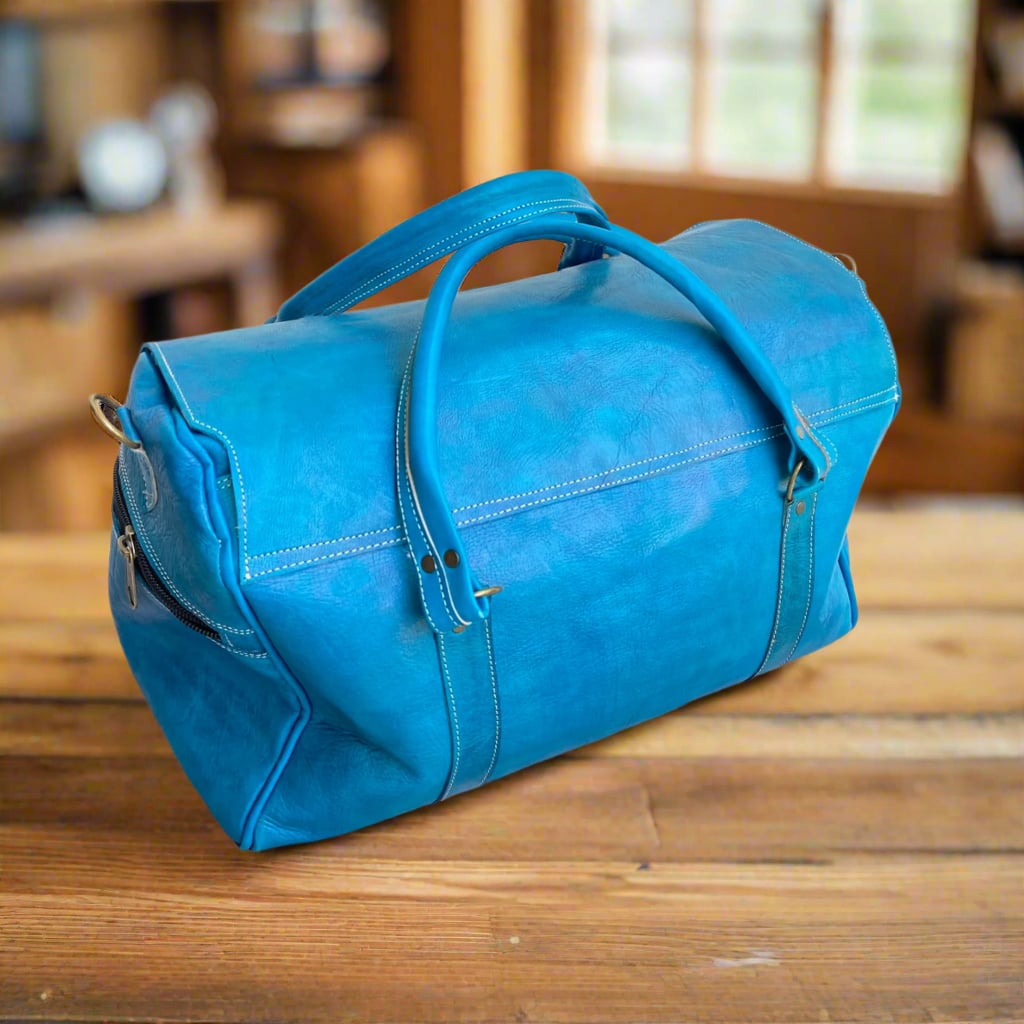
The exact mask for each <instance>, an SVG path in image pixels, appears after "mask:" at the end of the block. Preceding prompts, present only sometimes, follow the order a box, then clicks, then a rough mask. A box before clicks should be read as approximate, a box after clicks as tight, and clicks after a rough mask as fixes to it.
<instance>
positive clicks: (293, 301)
mask: <svg viewBox="0 0 1024 1024" xmlns="http://www.w3.org/2000/svg"><path fill="white" fill-rule="evenodd" d="M556 213H564V214H570V215H572V216H573V217H575V218H576V219H577V220H579V221H581V222H583V223H587V224H597V225H600V226H602V227H606V226H607V225H608V218H607V217H605V215H604V211H603V210H602V209H601V207H600V206H598V205H597V203H595V202H594V200H593V198H592V197H591V195H590V193H589V192H588V191H587V189H586V188H585V187H584V185H583V184H582V182H580V181H578V180H577V179H576V178H574V177H573V176H572V175H571V174H565V173H563V172H562V171H521V172H519V173H517V174H507V175H505V176H504V177H502V178H495V179H494V181H488V182H486V183H485V184H483V185H477V186H476V187H474V188H469V189H466V191H464V192H460V193H459V194H458V195H455V196H452V197H451V199H447V200H445V201H444V202H443V203H438V204H437V205H436V206H432V207H430V209H427V210H424V211H423V212H422V213H420V214H417V215H416V216H415V217H413V218H411V219H410V220H407V221H405V223H404V224H399V225H398V227H395V228H392V229H391V230H390V231H388V232H385V233H384V234H383V235H381V236H380V237H379V238H377V239H375V240H374V241H372V242H370V243H369V244H367V245H364V246H363V247H362V248H361V249H357V250H356V251H355V252H354V253H352V255H351V256H347V257H346V258H345V259H343V260H341V261H340V262H339V263H336V264H335V265H334V266H333V267H331V268H330V269H329V270H326V271H324V273H322V274H321V275H320V276H319V277H317V278H314V280H312V281H310V283H309V284H307V285H306V286H305V287H304V288H302V289H301V290H300V291H298V292H296V293H295V294H294V295H293V296H292V297H291V298H290V299H288V300H287V301H285V303H284V304H283V305H282V306H281V308H280V310H279V311H278V313H277V316H276V317H275V318H274V319H275V320H297V319H299V318H300V317H304V316H325V315H328V314H332V313H343V312H344V311H345V310H346V309H349V308H350V307H352V306H354V305H356V304H357V303H359V302H362V301H363V299H366V298H369V297H370V296H371V295H374V294H375V293H377V292H379V291H382V290H383V289H385V288H387V287H388V286H389V285H391V284H394V283H395V282H396V281H400V280H401V279H402V278H404V277H408V276H409V275H410V274H413V273H415V272H416V271H417V270H420V269H421V268H422V267H425V266H427V265H428V264H430V263H433V262H434V261H435V260H439V259H442V258H443V257H445V256H447V255H448V254H449V253H452V252H454V251H455V250H456V249H459V248H461V247H462V246H464V245H467V244H468V243H469V242H472V241H473V240H474V239H477V238H480V237H482V236H484V235H488V234H491V233H493V232H494V231H496V230H498V229H499V228H502V227H508V226H509V225H511V224H519V223H522V222H524V221H527V220H531V219H534V218H536V217H543V216H548V215H550V214H556ZM603 254H604V248H603V246H602V245H601V244H600V243H594V242H592V241H587V240H584V239H570V240H569V241H568V244H567V245H566V247H565V251H564V252H563V254H562V259H561V262H560V263H559V268H560V269H561V268H562V267H568V266H575V265H576V264H578V263H587V262H589V261H591V260H595V259H600V258H601V256H602V255H603Z"/></svg>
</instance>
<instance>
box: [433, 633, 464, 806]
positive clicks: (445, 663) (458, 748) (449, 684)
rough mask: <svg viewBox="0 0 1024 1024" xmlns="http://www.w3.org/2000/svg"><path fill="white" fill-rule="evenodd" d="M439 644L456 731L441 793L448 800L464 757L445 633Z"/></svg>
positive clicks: (440, 637) (443, 798)
mask: <svg viewBox="0 0 1024 1024" xmlns="http://www.w3.org/2000/svg"><path fill="white" fill-rule="evenodd" d="M437 646H438V650H439V651H440V652H441V668H442V669H443V671H444V681H445V685H446V686H447V687H448V696H449V697H450V698H451V701H452V723H453V726H454V728H453V731H454V733H455V758H454V760H453V762H452V774H451V778H449V780H448V785H447V786H445V788H444V792H443V793H442V794H441V799H442V800H446V799H447V798H448V795H449V794H450V793H451V791H452V787H453V786H454V785H455V778H456V776H457V775H458V774H459V761H460V760H461V758H462V742H461V740H460V738H459V712H458V710H457V709H456V707H455V690H454V689H453V688H452V677H451V673H450V672H449V671H448V659H447V657H446V656H445V652H444V633H438V634H437Z"/></svg>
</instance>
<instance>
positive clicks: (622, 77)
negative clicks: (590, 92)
mask: <svg viewBox="0 0 1024 1024" xmlns="http://www.w3.org/2000/svg"><path fill="white" fill-rule="evenodd" d="M605 133H606V136H605V156H606V157H607V158H608V159H611V160H614V161H615V162H617V163H620V164H621V163H625V164H635V163H646V164H649V165H655V166H661V167H665V166H676V167H682V166H684V165H685V164H686V162H687V160H688V157H689V149H690V147H689V139H690V62H689V60H687V59H686V57H685V56H684V55H678V54H674V53H663V52H651V53H646V54H645V53H637V54H629V55H622V56H619V55H616V56H614V57H612V58H611V60H610V61H609V62H608V99H607V124H606V128H605Z"/></svg>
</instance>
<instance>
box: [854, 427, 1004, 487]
mask: <svg viewBox="0 0 1024 1024" xmlns="http://www.w3.org/2000/svg"><path fill="white" fill-rule="evenodd" d="M867 488H868V489H869V490H871V491H875V492H879V491H883V492H899V491H918V492H922V491H946V492H950V493H971V494H983V493H989V492H997V493H1013V492H1018V493H1019V492H1020V491H1024V426H1021V427H1012V426H988V425H980V424H975V423H964V422H961V421H958V420H955V419H952V418H951V417H949V416H948V415H945V414H942V413H939V412H931V411H929V412H916V411H910V410H903V411H901V412H900V414H899V415H898V416H897V417H896V422H895V423H893V425H892V429H891V430H890V431H889V433H888V434H887V435H886V438H885V443H884V444H883V445H882V447H881V449H880V450H879V452H878V456H877V457H876V459H875V462H874V463H873V465H872V467H871V471H870V472H869V473H868V479H867Z"/></svg>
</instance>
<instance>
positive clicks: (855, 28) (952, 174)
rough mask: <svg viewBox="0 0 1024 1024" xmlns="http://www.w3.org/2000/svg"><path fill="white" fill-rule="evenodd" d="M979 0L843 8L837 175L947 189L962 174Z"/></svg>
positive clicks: (854, 3) (887, 0) (900, 0)
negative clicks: (974, 30)
mask: <svg viewBox="0 0 1024 1024" xmlns="http://www.w3.org/2000/svg"><path fill="white" fill-rule="evenodd" d="M973 13H974V8H973V2H972V0H843V2H842V3H840V4H837V7H836V22H835V73H834V78H833V95H832V102H831V106H830V110H829V114H830V120H829V126H828V130H829V140H828V159H827V162H828V171H829V175H830V177H832V178H833V179H834V180H837V181H841V182H844V183H849V184H857V185H865V186H874V187H890V188H911V189H933V190H941V189H944V188H948V187H949V186H951V185H952V184H953V183H954V182H955V181H956V179H957V176H958V173H959V171H960V166H961V161H962V153H963V146H964V139H965V135H966V129H967V120H968V76H969V74H970V51H971V48H972V42H973V39H972V36H973Z"/></svg>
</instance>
